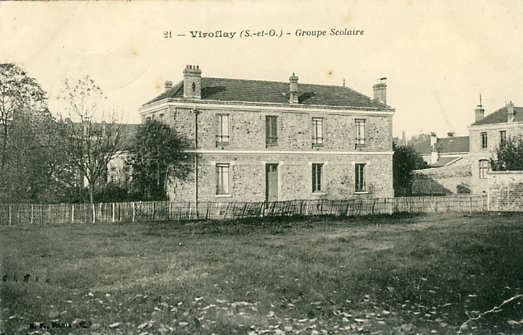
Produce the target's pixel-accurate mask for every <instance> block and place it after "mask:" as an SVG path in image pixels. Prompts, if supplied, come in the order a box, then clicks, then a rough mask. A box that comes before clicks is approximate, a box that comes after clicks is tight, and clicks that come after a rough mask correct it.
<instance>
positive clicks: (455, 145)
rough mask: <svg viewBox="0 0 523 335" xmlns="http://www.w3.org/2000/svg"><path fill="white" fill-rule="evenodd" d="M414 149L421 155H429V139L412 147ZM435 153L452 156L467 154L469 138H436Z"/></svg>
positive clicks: (430, 150) (430, 147)
mask: <svg viewBox="0 0 523 335" xmlns="http://www.w3.org/2000/svg"><path fill="white" fill-rule="evenodd" d="M413 147H414V149H415V150H416V151H417V152H419V153H420V154H422V155H429V154H430V153H431V152H432V146H431V145H430V139H429V140H425V141H421V142H418V143H416V144H414V145H413ZM436 151H438V152H439V153H440V154H453V153H462V152H469V137H468V136H452V137H445V138H438V140H437V141H436Z"/></svg>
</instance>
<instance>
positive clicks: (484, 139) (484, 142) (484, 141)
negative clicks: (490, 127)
mask: <svg viewBox="0 0 523 335" xmlns="http://www.w3.org/2000/svg"><path fill="white" fill-rule="evenodd" d="M487 139H488V138H487V133H486V132H483V133H481V149H485V148H487V146H488V142H487Z"/></svg>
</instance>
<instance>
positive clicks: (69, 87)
mask: <svg viewBox="0 0 523 335" xmlns="http://www.w3.org/2000/svg"><path fill="white" fill-rule="evenodd" d="M61 98H62V99H63V101H64V102H65V103H66V106H67V107H66V110H67V114H66V117H65V118H64V119H62V121H61V125H62V127H61V129H62V138H63V144H64V149H65V151H66V155H67V156H68V160H69V163H70V165H71V169H72V170H73V171H75V172H77V173H78V174H79V181H78V182H79V184H80V186H81V184H82V183H83V180H82V179H83V178H85V181H86V183H87V187H88V190H89V200H90V202H91V203H94V193H95V188H96V187H97V186H98V185H99V184H104V183H105V182H106V180H105V178H104V177H106V174H107V165H108V164H109V162H110V161H111V160H113V159H114V158H116V157H118V156H119V155H120V154H121V153H122V151H123V150H124V149H125V147H126V146H125V144H126V143H124V142H125V138H126V137H125V136H124V135H125V134H124V127H123V125H122V124H121V123H118V122H117V117H116V113H114V112H112V113H110V114H107V113H106V112H105V109H104V107H105V104H104V102H105V101H106V97H105V95H104V94H103V92H102V89H101V88H100V87H99V86H98V85H96V84H95V82H94V81H93V80H92V79H91V78H89V76H87V77H85V78H82V79H80V80H78V81H76V82H71V81H69V80H66V81H65V82H64V89H63V90H62V94H61Z"/></svg>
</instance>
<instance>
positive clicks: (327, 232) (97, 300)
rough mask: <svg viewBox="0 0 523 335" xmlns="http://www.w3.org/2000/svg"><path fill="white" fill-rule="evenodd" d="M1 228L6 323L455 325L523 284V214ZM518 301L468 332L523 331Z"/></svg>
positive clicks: (79, 328) (194, 328) (129, 330)
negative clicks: (25, 277) (26, 276)
mask: <svg viewBox="0 0 523 335" xmlns="http://www.w3.org/2000/svg"><path fill="white" fill-rule="evenodd" d="M0 234H1V237H0V239H1V250H2V263H1V272H0V276H2V277H3V279H4V281H2V282H1V307H2V310H1V312H2V322H3V324H1V325H0V327H3V328H4V329H5V334H44V333H45V332H49V333H51V334H70V333H74V334H96V333H99V334H145V333H147V334H180V333H181V334H183V333H187V334H213V333H214V334H234V333H237V334H249V333H250V334H261V333H267V334H278V333H279V334H282V333H286V334H333V333H340V334H344V333H348V334H350V333H362V332H363V333H372V334H381V333H383V334H390V333H398V334H400V333H401V334H403V333H421V334H426V333H430V332H432V331H434V332H437V333H438V334H447V333H448V334H455V333H456V332H457V330H458V329H459V327H460V325H461V324H463V323H464V322H465V321H466V320H468V319H469V318H471V317H474V316H477V315H478V314H479V313H481V312H484V311H487V310H490V309H492V308H493V307H495V306H496V305H499V304H500V303H501V302H503V301H504V300H505V299H508V298H510V297H512V296H515V295H517V294H520V293H522V290H523V265H522V264H523V215H520V214H504V215H498V214H474V215H461V214H445V215H428V216H407V217H401V216H395V217H387V216H381V217H367V218H347V219H333V218H319V219H318V218H316V219H294V220H293V221H288V220H277V221H269V220H267V219H266V220H244V221H231V222H196V223H186V224H178V223H176V224H175V223H132V224H131V223H124V224H94V225H93V224H79V225H76V226H73V225H70V224H68V225H63V226H62V225H50V226H33V227H1V228H0ZM26 274H29V275H30V277H28V279H27V282H25V281H24V275H26ZM15 276H16V280H17V281H15ZM37 276H38V282H36V277H37ZM46 279H48V282H46ZM522 300H523V299H514V300H513V301H511V302H510V303H508V304H506V305H505V306H503V308H502V311H501V312H498V313H490V314H487V315H484V316H483V317H482V318H480V319H479V320H474V321H473V322H470V323H469V324H468V325H467V329H465V330H464V331H465V333H467V332H470V333H473V334H481V333H503V332H504V333H523V322H521V321H523V311H522V308H521V303H522ZM48 326H53V327H51V328H49V329H46V327H48ZM111 326H112V327H111ZM83 327H85V328H83ZM0 329H1V328H0Z"/></svg>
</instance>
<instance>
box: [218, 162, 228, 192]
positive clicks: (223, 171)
mask: <svg viewBox="0 0 523 335" xmlns="http://www.w3.org/2000/svg"><path fill="white" fill-rule="evenodd" d="M216 194H217V195H220V194H229V164H216Z"/></svg>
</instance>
